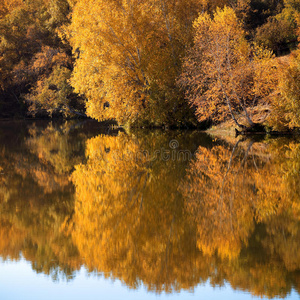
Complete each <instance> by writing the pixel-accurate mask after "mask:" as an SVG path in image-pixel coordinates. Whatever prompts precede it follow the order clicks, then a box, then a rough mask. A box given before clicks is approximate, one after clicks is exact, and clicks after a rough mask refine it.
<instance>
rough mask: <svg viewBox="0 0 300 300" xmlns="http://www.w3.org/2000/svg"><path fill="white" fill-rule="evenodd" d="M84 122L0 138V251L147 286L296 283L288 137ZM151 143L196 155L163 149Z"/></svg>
mask: <svg viewBox="0 0 300 300" xmlns="http://www.w3.org/2000/svg"><path fill="white" fill-rule="evenodd" d="M6 127H8V126H6ZM87 127H88V126H87ZM87 127H85V125H82V126H81V125H80V126H74V124H73V123H63V124H54V123H49V124H48V125H47V126H45V125H43V126H42V127H41V126H39V125H35V126H32V125H31V126H30V127H29V129H28V128H27V127H26V128H24V129H23V130H20V131H19V133H18V136H17V137H16V139H15V140H13V141H8V142H6V143H1V145H3V146H1V149H0V155H1V164H0V167H1V176H0V213H1V214H0V255H1V257H2V258H3V259H4V260H5V259H8V258H10V259H16V260H18V259H20V257H21V256H23V257H24V258H25V259H26V260H27V261H31V263H32V268H33V269H34V270H35V271H37V272H43V273H45V274H49V275H51V276H52V277H53V279H54V280H56V279H59V278H62V277H66V278H67V279H71V278H72V277H73V276H75V274H76V272H75V271H76V270H79V269H80V267H81V266H83V265H84V266H86V268H87V269H88V270H89V271H90V272H93V273H94V272H96V273H100V274H104V276H105V277H108V278H116V279H120V280H121V281H122V282H123V283H125V284H126V285H127V286H129V287H131V288H137V287H139V286H140V285H141V283H143V284H144V286H146V287H147V288H148V290H149V291H155V292H158V293H160V292H162V291H166V292H173V291H180V290H182V289H186V290H192V289H193V288H194V287H196V286H197V285H198V284H199V283H204V282H206V281H207V280H209V281H210V283H211V285H213V286H218V285H223V284H224V283H225V282H229V283H230V285H231V286H232V287H233V288H234V289H242V290H245V291H249V292H251V293H252V294H253V295H259V296H267V297H274V296H280V297H284V296H286V295H287V294H288V293H289V292H290V291H291V289H292V288H294V289H296V290H297V291H298V292H300V290H299V288H300V285H299V282H300V276H299V274H300V273H299V269H300V254H299V253H300V251H299V246H300V245H299V243H300V242H299V241H300V233H299V229H300V223H299V221H300V220H299V216H300V214H299V212H300V205H299V201H300V182H299V181H300V180H299V171H300V157H299V154H298V153H300V151H299V150H300V149H299V147H300V144H299V143H298V142H297V141H295V140H291V139H289V140H288V139H283V138H281V139H276V140H266V141H260V142H249V141H247V140H246V141H239V142H238V143H237V144H236V145H234V144H230V143H227V142H224V141H221V140H217V141H215V142H212V140H211V139H210V138H209V137H208V136H206V135H204V134H198V133H189V134H182V133H180V132H169V133H166V132H160V131H153V132H148V133H145V132H142V133H141V132H131V133H129V134H126V133H123V132H119V133H117V132H114V133H113V135H108V134H104V133H105V131H103V130H102V131H103V133H102V134H95V133H96V132H97V131H99V130H101V129H99V128H97V130H94V131H91V128H87ZM7 130H9V129H8V128H3V126H2V127H1V130H0V139H3V140H4V139H6V136H5V132H7ZM91 132H92V133H91ZM95 135H96V137H93V136H95ZM170 140H173V141H175V140H176V141H177V143H178V144H177V146H178V148H176V149H175V148H170V145H169V142H170ZM4 145H5V146H4ZM161 149H164V150H165V151H181V150H189V151H190V152H191V153H195V152H196V154H195V155H194V157H193V159H192V160H190V161H188V160H187V159H186V157H184V156H180V155H177V156H174V157H176V159H172V158H173V157H172V155H171V156H169V159H165V158H164V157H162V156H159V155H155V153H157V151H158V150H160V151H161ZM196 150H197V151H196ZM155 151H156V152H155ZM154 157H156V158H155V159H154Z"/></svg>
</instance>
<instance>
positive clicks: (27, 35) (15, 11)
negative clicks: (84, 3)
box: [0, 0, 76, 115]
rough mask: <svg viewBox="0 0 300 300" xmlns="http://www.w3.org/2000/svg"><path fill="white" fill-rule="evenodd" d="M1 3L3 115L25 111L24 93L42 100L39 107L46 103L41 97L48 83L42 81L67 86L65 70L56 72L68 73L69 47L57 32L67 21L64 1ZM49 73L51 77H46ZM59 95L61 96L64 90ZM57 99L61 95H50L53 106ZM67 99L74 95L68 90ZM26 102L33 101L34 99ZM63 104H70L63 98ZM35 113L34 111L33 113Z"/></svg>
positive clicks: (69, 63)
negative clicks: (61, 69)
mask: <svg viewBox="0 0 300 300" xmlns="http://www.w3.org/2000/svg"><path fill="white" fill-rule="evenodd" d="M6 3H9V5H8V4H6ZM1 5H2V6H3V8H2V10H1V8H0V11H3V13H1V15H0V70H1V74H0V97H1V103H2V104H1V105H2V114H3V115H11V114H14V113H17V112H18V113H25V109H26V108H27V102H26V101H25V103H24V98H26V97H24V94H28V93H30V92H32V94H34V96H33V97H32V98H34V99H35V101H34V103H37V102H39V100H41V101H40V102H39V105H37V107H41V106H43V104H44V103H45V101H44V99H43V96H44V95H45V89H46V88H45V86H46V85H47V83H46V82H45V81H48V82H49V81H52V84H53V81H55V84H56V85H64V86H66V85H69V83H68V81H67V79H68V76H69V75H68V76H66V73H67V72H66V71H67V70H65V71H64V72H63V71H62V72H60V74H61V75H60V76H58V75H57V73H58V69H59V68H60V67H64V68H67V69H68V70H69V71H68V72H69V73H70V72H71V70H72V63H73V61H72V57H71V48H70V46H69V45H68V44H67V43H66V41H65V40H64V41H62V38H61V37H60V35H59V28H61V27H62V26H63V25H66V24H67V23H68V22H69V19H68V14H69V13H70V6H69V4H68V1H67V0H55V1H48V0H37V1H19V2H18V1H12V2H11V1H4V3H2V4H1ZM54 67H55V68H56V71H55V72H54ZM52 72H54V73H52ZM51 73H52V77H51V78H49V76H50V74H51ZM54 77H55V80H54ZM37 81H39V84H38V83H37ZM57 81H61V82H59V83H58V82H57ZM41 82H43V84H41ZM55 84H54V85H55ZM41 85H43V88H42V87H41ZM60 89H61V87H60ZM68 89H69V90H70V89H71V87H70V86H69V87H68ZM42 90H43V91H42ZM52 92H53V90H52ZM48 93H51V92H50V91H48ZM60 94H61V95H60V96H62V94H63V92H61V93H60ZM67 94H69V93H67ZM52 96H53V95H52ZM66 96H67V97H68V95H66ZM30 97H31V96H29V98H30ZM58 98H60V101H62V100H63V98H64V97H52V100H54V99H55V100H56V101H53V103H52V106H55V107H59V106H62V105H59V104H57V101H58V100H57V99H58ZM70 98H71V99H72V100H71V101H73V102H74V99H75V97H74V94H72V93H71V97H70ZM31 100H32V99H31ZM29 102H30V104H32V102H33V101H29ZM64 103H65V104H66V105H68V106H70V101H69V99H64ZM75 106H76V105H75ZM31 108H33V106H31ZM44 108H45V109H48V108H49V107H44ZM64 108H66V107H64ZM38 112H39V111H38V110H37V111H36V112H35V113H38Z"/></svg>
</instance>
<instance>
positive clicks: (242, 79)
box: [179, 7, 276, 129]
mask: <svg viewBox="0 0 300 300" xmlns="http://www.w3.org/2000/svg"><path fill="white" fill-rule="evenodd" d="M194 28H195V38H194V44H195V45H194V47H193V48H192V50H191V51H190V53H189V55H188V56H187V58H186V59H185V63H184V72H183V74H182V75H181V77H180V79H179V84H180V85H181V86H182V87H183V88H184V89H185V90H186V97H187V99H188V101H189V102H190V104H191V105H193V106H195V107H196V114H197V117H198V120H199V121H202V120H206V119H209V118H211V119H212V120H213V121H216V122H219V121H223V120H226V119H228V118H230V117H231V118H232V119H233V120H234V122H235V124H236V125H237V126H238V127H240V128H243V129H245V128H247V127H250V128H253V129H254V128H255V127H257V124H256V122H257V121H256V115H255V113H254V108H255V107H258V106H259V107H261V108H262V110H266V111H268V108H267V107H266V105H267V104H268V101H267V97H268V95H270V93H271V92H272V91H273V89H274V87H275V83H276V77H275V76H274V66H275V62H274V60H273V59H272V58H273V55H272V53H271V52H270V51H268V50H264V49H262V48H260V47H258V46H257V45H254V46H251V45H250V44H249V42H248V41H247V40H246V38H245V31H244V30H243V27H242V24H241V23H240V22H239V20H238V18H237V16H236V14H235V12H234V10H233V9H231V8H228V7H225V8H224V9H223V10H221V9H217V10H216V12H215V13H214V15H213V17H211V16H209V15H208V14H207V13H203V14H201V15H200V16H199V18H198V19H197V20H196V21H195V22H194ZM240 116H243V118H244V122H243V123H242V122H241V121H240V120H239V119H240Z"/></svg>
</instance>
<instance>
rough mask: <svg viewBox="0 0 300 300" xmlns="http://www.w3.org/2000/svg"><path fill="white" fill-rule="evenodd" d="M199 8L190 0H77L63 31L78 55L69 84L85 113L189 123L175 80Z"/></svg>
mask: <svg viewBox="0 0 300 300" xmlns="http://www.w3.org/2000/svg"><path fill="white" fill-rule="evenodd" d="M201 8H202V5H201V3H199V2H198V1H194V0H189V1H182V0H177V1H173V2H172V1H167V0H152V1H147V2H140V1H136V0H134V1H126V0H124V1H106V0H95V1H87V0H80V1H77V2H76V4H75V6H74V8H73V14H72V23H71V25H70V26H69V28H68V29H67V32H68V34H69V40H70V43H71V45H72V47H73V50H74V55H75V56H76V58H77V59H76V64H75V69H74V72H73V74H72V79H71V82H72V85H73V86H74V88H75V91H76V92H78V93H80V94H84V95H85V97H86V98H87V103H86V106H87V114H88V115H89V116H91V117H93V118H95V119H97V120H105V119H116V120H117V121H118V122H119V123H120V124H125V123H131V124H133V123H138V124H139V123H140V124H141V123H142V122H146V123H147V122H148V124H149V123H150V124H156V125H158V124H163V123H166V124H177V125H178V123H179V124H180V122H183V123H189V122H192V121H193V118H194V117H193V116H192V114H191V112H190V109H189V108H188V106H187V105H186V103H185V101H184V99H183V97H182V94H181V93H180V92H179V90H178V88H177V86H176V83H175V79H176V77H177V76H178V75H179V74H180V72H181V58H182V57H183V55H184V53H185V51H186V48H187V46H188V45H189V44H191V42H192V26H191V25H192V22H193V21H194V19H195V18H196V16H197V14H198V12H199V10H200V9H201ZM112 12H113V13H112Z"/></svg>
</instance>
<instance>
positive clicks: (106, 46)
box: [0, 0, 300, 130]
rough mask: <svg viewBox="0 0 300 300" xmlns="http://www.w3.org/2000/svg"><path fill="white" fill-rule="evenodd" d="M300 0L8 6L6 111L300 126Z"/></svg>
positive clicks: (0, 45) (2, 45)
mask: <svg viewBox="0 0 300 300" xmlns="http://www.w3.org/2000/svg"><path fill="white" fill-rule="evenodd" d="M299 12H300V1H299V0H293V1H292V0H218V1H212V0H188V1H183V0H176V1H168V0H151V1H147V2H146V1H137V0H131V1H129V0H113V1H106V0H93V1H88V0H25V1H21V0H4V1H2V2H1V4H0V70H1V73H0V115H1V116H2V117H5V116H13V115H26V114H30V115H33V116H35V115H38V116H41V115H49V116H53V115H62V116H66V117H70V116H75V115H84V114H85V113H86V114H87V116H89V117H92V118H94V119H97V120H99V121H103V120H110V119H113V120H116V121H117V122H118V123H119V124H123V125H124V124H128V125H138V126H153V125H154V126H160V125H164V124H165V125H175V126H195V125H197V124H198V122H199V121H200V122H202V121H205V122H207V121H210V122H214V123H217V122H221V121H224V120H227V119H230V118H232V119H233V120H234V122H235V124H236V125H237V126H239V127H240V128H243V129H245V127H253V126H255V125H257V124H260V123H263V125H264V126H268V127H271V128H275V129H281V130H282V129H287V128H295V127H299V121H298V120H299V118H298V114H299V106H300V104H299V101H300V100H299V97H300V93H299V84H300V82H299V72H300V67H299V59H300V58H299V51H300V50H298V48H297V37H298V36H299V26H300V17H299Z"/></svg>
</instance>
